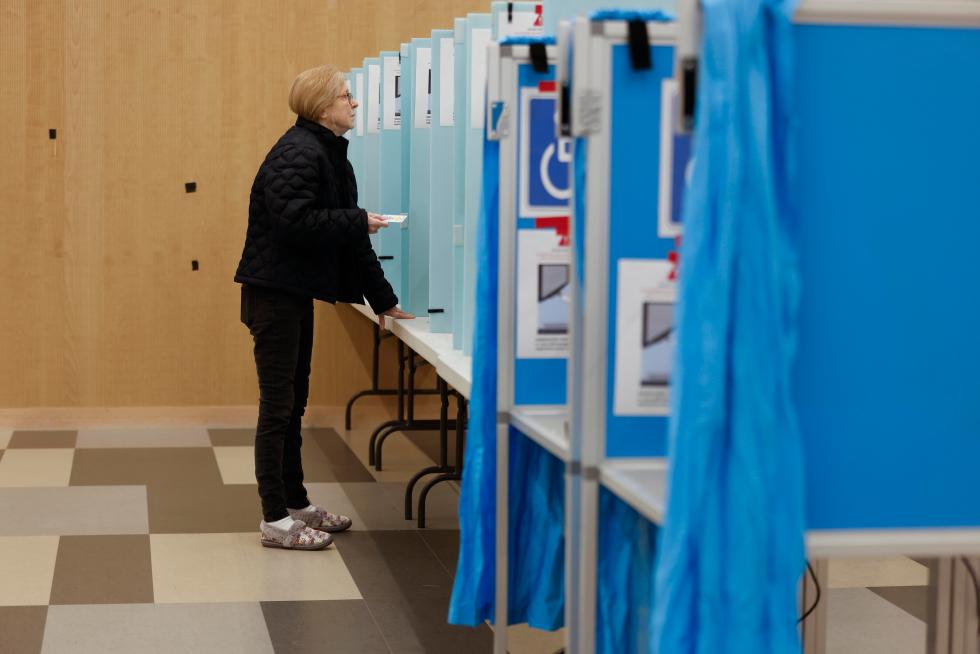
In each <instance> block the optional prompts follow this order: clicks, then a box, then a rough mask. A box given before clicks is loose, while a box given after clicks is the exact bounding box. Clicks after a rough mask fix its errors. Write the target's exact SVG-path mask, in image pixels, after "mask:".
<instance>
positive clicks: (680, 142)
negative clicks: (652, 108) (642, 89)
mask: <svg viewBox="0 0 980 654" xmlns="http://www.w3.org/2000/svg"><path fill="white" fill-rule="evenodd" d="M660 88H661V91H660V186H659V198H660V200H659V207H658V211H657V213H658V217H657V234H658V235H659V236H660V238H674V237H676V236H680V235H681V232H682V231H683V230H682V228H681V212H682V210H683V208H684V205H683V199H684V189H685V188H686V187H687V185H688V182H689V181H690V179H691V172H692V171H693V169H694V159H693V158H692V155H693V152H692V151H691V145H692V144H691V135H690V134H679V133H678V132H677V131H676V129H675V126H676V125H677V124H678V119H677V112H678V110H679V109H678V107H679V102H680V100H679V97H678V86H677V80H675V79H666V80H664V81H663V84H662V85H661V87H660Z"/></svg>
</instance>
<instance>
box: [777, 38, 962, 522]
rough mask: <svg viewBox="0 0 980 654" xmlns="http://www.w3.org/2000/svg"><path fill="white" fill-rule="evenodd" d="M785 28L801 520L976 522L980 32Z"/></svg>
mask: <svg viewBox="0 0 980 654" xmlns="http://www.w3.org/2000/svg"><path fill="white" fill-rule="evenodd" d="M794 30H795V34H794V37H795V47H796V52H795V66H796V72H795V75H794V79H795V80H797V83H796V107H797V110H798V112H799V123H798V130H797V138H798V144H797V152H798V165H797V166H796V173H797V184H798V189H799V190H798V193H797V194H796V203H795V204H796V208H797V210H798V212H799V221H800V224H799V234H798V242H799V248H800V266H801V277H802V284H803V295H802V305H801V312H800V332H799V346H798V352H799V354H798V356H797V361H796V371H795V378H794V383H795V396H796V406H797V412H798V416H799V422H800V426H801V428H802V432H803V438H804V448H805V456H806V468H807V478H808V480H809V488H808V491H807V521H808V526H809V527H810V528H811V529H813V528H815V529H831V528H842V529H849V528H879V527H880V528H894V527H945V526H966V525H969V526H974V527H976V526H980V502H978V501H977V479H978V477H977V471H978V462H980V436H978V435H980V401H978V398H980V383H978V381H977V371H978V370H980V339H978V334H980V295H978V294H977V292H976V291H975V289H974V286H975V282H976V280H980V257H978V256H977V252H976V250H977V244H978V243H980V166H978V165H977V156H978V154H977V153H978V152H980V128H978V118H977V117H978V116H980V84H978V83H976V80H977V73H976V66H977V62H978V61H980V30H977V29H975V28H974V29H951V28H896V27H863V26H838V25H797V26H795V28H794Z"/></svg>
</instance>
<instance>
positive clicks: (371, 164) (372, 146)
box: [360, 57, 381, 256]
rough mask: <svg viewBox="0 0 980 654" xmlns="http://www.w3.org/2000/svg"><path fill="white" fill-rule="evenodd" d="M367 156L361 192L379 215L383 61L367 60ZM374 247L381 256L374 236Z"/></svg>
mask: <svg viewBox="0 0 980 654" xmlns="http://www.w3.org/2000/svg"><path fill="white" fill-rule="evenodd" d="M361 110H362V111H363V112H364V157H363V159H362V162H363V165H362V167H361V168H362V173H361V174H362V175H363V177H364V186H363V189H362V190H361V193H360V204H361V207H362V208H364V209H367V210H368V211H373V212H375V213H377V212H378V209H379V207H380V206H381V174H380V173H381V171H380V165H379V162H380V160H381V59H379V58H377V57H373V58H371V57H369V58H367V59H365V60H364V104H363V105H362V109H361ZM371 245H372V246H374V251H375V253H377V254H378V255H379V256H380V255H381V251H380V247H379V246H380V243H379V237H378V235H377V234H373V235H372V236H371Z"/></svg>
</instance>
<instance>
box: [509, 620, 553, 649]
mask: <svg viewBox="0 0 980 654" xmlns="http://www.w3.org/2000/svg"><path fill="white" fill-rule="evenodd" d="M564 645H565V630H564V629H559V630H558V631H541V630H540V629H532V628H531V627H529V626H527V625H526V624H515V625H511V626H510V627H507V651H508V652H509V653H510V654H541V653H542V652H548V653H549V654H550V653H551V652H557V651H558V650H560V649H561V648H562V647H563V646H564Z"/></svg>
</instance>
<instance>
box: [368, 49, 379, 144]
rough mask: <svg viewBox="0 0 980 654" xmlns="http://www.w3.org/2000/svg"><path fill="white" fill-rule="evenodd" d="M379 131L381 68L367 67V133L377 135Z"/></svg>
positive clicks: (375, 66) (376, 66)
mask: <svg viewBox="0 0 980 654" xmlns="http://www.w3.org/2000/svg"><path fill="white" fill-rule="evenodd" d="M380 130H381V66H379V65H377V64H371V65H369V66H368V84H367V131H368V134H377V133H378V132H379V131H380Z"/></svg>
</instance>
